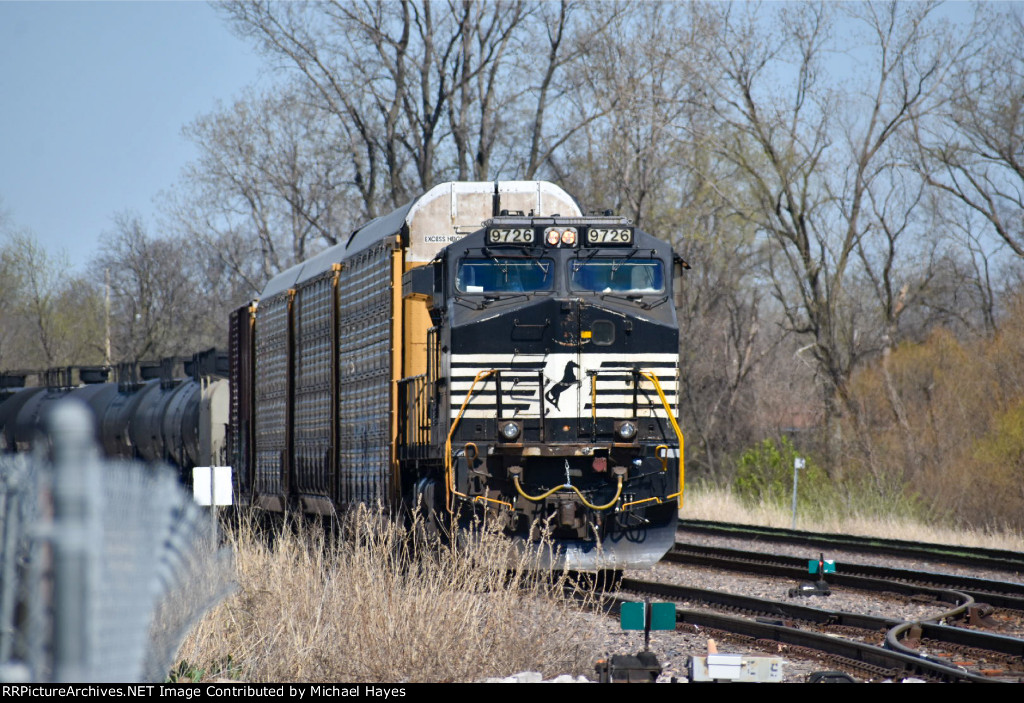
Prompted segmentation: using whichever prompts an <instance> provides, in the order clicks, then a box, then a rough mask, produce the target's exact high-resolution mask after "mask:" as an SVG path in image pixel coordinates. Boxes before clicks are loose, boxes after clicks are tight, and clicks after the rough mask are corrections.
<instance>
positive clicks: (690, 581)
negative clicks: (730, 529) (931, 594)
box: [561, 533, 1024, 683]
mask: <svg viewBox="0 0 1024 703" xmlns="http://www.w3.org/2000/svg"><path fill="white" fill-rule="evenodd" d="M681 539H683V536H681ZM685 540H686V541H689V542H691V543H694V544H701V545H714V546H721V547H729V548H734V549H748V550H756V551H764V552H766V553H773V554H786V555H790V556H802V557H807V558H808V559H811V558H815V557H817V556H818V553H819V552H820V551H821V550H820V549H818V550H816V549H814V548H808V547H801V546H799V545H793V544H779V543H770V542H767V541H765V542H761V541H757V542H751V541H749V540H741V539H736V538H726V537H714V536H709V535H701V534H689V533H687V534H686V535H685ZM825 558H827V559H835V560H836V562H837V564H838V565H839V569H840V570H841V569H842V564H843V563H862V564H876V565H883V566H893V567H898V568H914V569H921V570H926V571H934V572H937V573H953V574H966V575H972V576H978V577H981V578H991V579H994V580H1002V581H1014V582H1024V575H1022V574H1008V573H1006V572H1000V571H979V570H976V569H970V568H968V567H964V566H960V565H955V564H943V563H935V562H921V561H918V560H910V559H899V558H896V557H888V556H879V555H868V554H861V553H856V552H839V551H836V552H830V553H827V554H825ZM626 576H628V577H631V578H635V579H641V580H654V581H662V582H666V583H673V584H681V585H687V586H692V587H698V588H705V589H713V590H722V591H727V592H730V593H736V594H741V595H750V596H757V597H759V598H767V599H771V600H782V601H789V600H791V599H790V598H789V596H788V591H789V589H790V588H792V587H793V586H795V585H796V583H795V582H793V581H788V580H785V579H779V578H772V577H764V576H753V575H745V574H738V573H736V572H732V571H721V570H716V569H710V568H705V567H696V566H680V565H674V564H669V563H663V564H658V565H657V566H655V567H654V568H653V569H651V570H649V571H627V572H626ZM808 578H810V577H808ZM624 597H626V598H628V597H629V596H628V594H624ZM799 602H800V604H801V605H807V606H810V607H818V608H822V609H827V610H839V611H844V612H850V613H866V614H870V615H876V616H879V617H888V618H896V619H900V620H927V619H931V618H934V617H936V616H937V615H939V614H941V613H943V612H945V611H946V610H948V609H949V607H950V606H949V605H948V604H942V603H927V602H919V601H918V600H916V599H911V598H909V597H904V596H899V595H896V594H880V593H866V592H860V591H856V590H852V589H846V588H842V587H836V586H833V587H832V595H831V596H827V597H822V596H813V597H809V598H801V599H799ZM679 607H681V608H689V609H701V608H702V607H703V606H701V605H700V604H695V603H694V604H680V605H679ZM589 617H591V618H592V619H593V625H594V628H595V630H596V631H597V632H599V633H601V634H600V637H601V639H602V640H603V643H604V651H603V652H602V654H604V655H612V654H635V653H636V652H638V651H639V650H640V649H642V648H643V634H642V633H638V632H623V631H621V630H620V629H619V624H618V621H617V619H616V618H612V617H608V616H602V615H597V614H595V615H592V616H589ZM872 638H873V639H874V641H872V643H873V644H878V643H880V641H881V639H882V633H875V634H874V635H868V639H869V641H871V640H872ZM712 639H714V640H715V641H714V642H712V641H711V640H712ZM760 646H761V645H760V644H758V645H753V646H752V645H751V644H750V643H748V642H743V641H741V640H733V639H731V638H730V637H729V636H727V635H718V636H711V637H709V633H707V632H701V631H692V630H686V629H683V628H679V629H677V630H676V631H675V632H652V633H651V644H650V647H651V650H652V651H653V652H654V653H655V654H656V655H657V657H658V659H659V661H660V662H661V664H662V667H663V674H662V676H661V678H660V679H659V681H660V682H670V681H672V680H673V677H674V678H675V679H676V680H678V681H679V682H685V681H686V678H687V662H688V659H689V657H691V656H706V655H707V654H708V653H709V648H712V649H713V651H717V652H719V653H723V654H743V655H748V656H761V657H781V658H783V659H784V664H783V680H784V681H785V682H788V683H801V682H805V681H806V680H807V677H808V676H809V675H810V674H811V673H812V672H816V671H823V670H834V669H837V668H838V669H840V670H842V667H841V666H838V667H837V665H836V664H834V663H831V662H828V661H827V660H824V659H819V658H813V657H808V656H807V655H805V654H803V653H797V652H793V651H791V650H789V649H788V648H787V647H786V646H785V645H781V644H776V645H771V646H770V647H769V649H767V650H766V649H760V648H758V647H760ZM849 673H850V674H851V675H852V676H854V678H855V679H856V680H858V681H863V680H866V679H865V678H864V675H863V673H860V672H854V671H850V672H849ZM590 678H591V679H595V678H596V676H594V675H593V674H592V675H591V676H590ZM561 680H562V681H565V680H567V679H565V678H562V679H561ZM577 680H578V679H577ZM918 681H919V679H907V680H906V682H908V683H911V682H918Z"/></svg>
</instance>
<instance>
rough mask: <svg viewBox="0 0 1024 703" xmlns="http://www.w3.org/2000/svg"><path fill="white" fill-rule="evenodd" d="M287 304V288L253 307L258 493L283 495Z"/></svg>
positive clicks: (285, 450) (286, 447)
mask: <svg viewBox="0 0 1024 703" xmlns="http://www.w3.org/2000/svg"><path fill="white" fill-rule="evenodd" d="M288 307H289V294H288V293H287V292H285V293H281V294H278V295H275V296H273V297H271V298H269V299H267V300H262V301H260V304H259V307H258V308H256V354H257V357H258V358H259V360H260V366H259V373H257V374H256V379H255V383H254V386H255V396H256V399H255V400H256V432H255V442H256V452H255V454H256V472H255V473H256V475H255V484H256V485H255V486H254V488H255V491H256V493H258V494H259V495H261V496H281V497H283V496H284V486H283V482H282V475H283V472H284V466H283V459H284V457H285V455H286V452H287V450H288V437H287V426H288Z"/></svg>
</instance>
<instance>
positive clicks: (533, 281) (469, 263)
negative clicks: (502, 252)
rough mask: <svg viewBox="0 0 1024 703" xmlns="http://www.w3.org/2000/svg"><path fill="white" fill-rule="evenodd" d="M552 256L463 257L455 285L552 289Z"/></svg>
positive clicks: (468, 289)
mask: <svg viewBox="0 0 1024 703" xmlns="http://www.w3.org/2000/svg"><path fill="white" fill-rule="evenodd" d="M554 271H555V266H554V262H553V261H552V260H551V259H513V258H503V257H497V258H491V259H463V260H462V261H460V262H459V270H458V273H457V274H456V277H455V287H456V288H457V289H458V290H459V291H461V292H463V293H524V292H526V293H528V292H530V291H537V290H551V288H552V283H553V282H554Z"/></svg>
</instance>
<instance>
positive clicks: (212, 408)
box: [0, 349, 229, 483]
mask: <svg viewBox="0 0 1024 703" xmlns="http://www.w3.org/2000/svg"><path fill="white" fill-rule="evenodd" d="M227 365H228V364H227V355H226V354H225V353H223V352H218V351H217V350H215V349H211V350H208V351H206V352H201V353H198V354H195V355H193V356H192V357H191V358H168V359H164V360H162V361H160V362H143V363H134V364H123V365H121V366H119V367H117V368H116V369H112V368H109V367H102V366H87V367H63V368H58V369H50V370H48V371H46V372H43V373H40V374H7V375H4V376H3V377H0V385H3V386H6V388H5V389H4V390H5V395H6V396H8V397H6V398H3V397H2V396H0V400H3V402H0V450H2V451H6V452H24V451H29V450H30V449H31V448H32V447H33V445H34V443H35V442H36V441H37V439H38V438H39V437H40V436H41V435H42V432H43V428H44V427H45V426H46V419H47V417H48V415H49V413H50V412H51V411H52V410H53V408H54V407H55V406H56V404H57V403H58V402H61V401H63V400H64V399H67V398H71V399H75V400H78V401H80V402H82V403H84V404H85V405H86V406H87V407H88V409H89V411H90V413H91V414H92V417H93V420H94V423H95V430H96V440H97V443H98V446H100V447H101V448H102V449H103V452H104V454H105V455H107V456H109V457H115V458H124V459H141V460H143V461H150V462H153V461H162V462H166V463H169V464H172V465H174V466H176V467H178V469H179V471H180V472H181V476H182V479H183V481H184V482H185V483H188V482H189V481H190V480H191V469H192V468H193V467H195V466H212V465H220V464H223V463H224V462H225V461H226V451H225V433H226V427H227V415H228V400H229V392H228V387H227V378H226V376H227ZM30 376H38V379H36V380H37V382H38V385H36V386H25V381H26V379H27V378H29V377H30ZM114 376H116V377H117V380H116V381H113V380H111V379H112V377H114ZM17 379H21V386H20V387H19V385H18V383H17Z"/></svg>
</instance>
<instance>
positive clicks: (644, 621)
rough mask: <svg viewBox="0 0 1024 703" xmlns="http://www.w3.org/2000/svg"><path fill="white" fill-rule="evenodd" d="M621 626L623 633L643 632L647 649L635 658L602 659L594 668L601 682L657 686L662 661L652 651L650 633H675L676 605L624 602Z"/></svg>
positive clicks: (620, 620) (623, 655) (620, 608)
mask: <svg viewBox="0 0 1024 703" xmlns="http://www.w3.org/2000/svg"><path fill="white" fill-rule="evenodd" d="M619 624H620V626H621V627H622V629H623V630H643V631H644V648H643V650H641V651H639V652H637V653H636V654H635V655H628V654H616V655H614V656H612V657H609V658H607V659H599V660H598V661H597V663H596V664H595V665H594V670H595V671H596V672H597V680H598V681H599V682H601V683H655V682H656V681H657V680H658V677H659V676H660V675H661V662H659V661H658V657H657V655H655V654H654V652H652V651H650V645H651V630H675V629H676V606H675V604H674V603H651V602H650V600H644V602H643V603H631V602H625V603H623V604H622V605H621V606H619Z"/></svg>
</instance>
